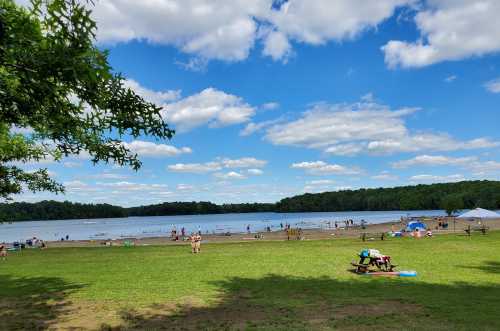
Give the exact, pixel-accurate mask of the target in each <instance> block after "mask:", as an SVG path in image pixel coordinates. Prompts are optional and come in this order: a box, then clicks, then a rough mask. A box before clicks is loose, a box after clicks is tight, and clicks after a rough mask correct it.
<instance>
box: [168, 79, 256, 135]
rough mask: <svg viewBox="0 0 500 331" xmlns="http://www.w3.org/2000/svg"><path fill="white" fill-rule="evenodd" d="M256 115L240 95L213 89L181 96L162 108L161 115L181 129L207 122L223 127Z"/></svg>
mask: <svg viewBox="0 0 500 331" xmlns="http://www.w3.org/2000/svg"><path fill="white" fill-rule="evenodd" d="M254 114H255V108H254V107H252V106H250V105H249V104H247V103H246V102H244V101H243V99H242V98H240V97H238V96H235V95H232V94H227V93H224V92H222V91H219V90H217V89H214V88H207V89H205V90H203V91H201V92H200V93H198V94H195V95H192V96H189V97H187V98H184V99H181V100H179V101H176V102H174V103H170V104H166V105H164V107H163V110H162V115H163V116H164V117H165V119H166V120H167V122H169V123H173V124H175V125H176V128H178V129H179V130H180V131H188V130H191V129H193V128H195V127H198V126H202V125H206V124H208V125H209V126H210V127H222V126H227V125H231V124H239V123H244V122H247V121H249V120H250V118H251V117H252V116H253V115H254Z"/></svg>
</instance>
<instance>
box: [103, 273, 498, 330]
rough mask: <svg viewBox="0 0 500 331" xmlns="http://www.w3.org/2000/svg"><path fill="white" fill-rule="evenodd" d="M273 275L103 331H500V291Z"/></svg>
mask: <svg viewBox="0 0 500 331" xmlns="http://www.w3.org/2000/svg"><path fill="white" fill-rule="evenodd" d="M361 277H365V276H360V278H355V279H352V280H342V281H340V280H335V279H332V278H327V277H323V278H300V277H285V276H278V275H269V276H267V277H265V278H261V279H250V278H232V279H230V280H227V281H224V282H217V283H214V284H213V285H216V286H217V287H218V288H220V290H221V296H220V298H219V300H217V301H216V302H212V303H210V304H206V303H202V302H197V301H196V298H191V299H189V298H187V299H186V300H185V301H184V302H183V303H181V304H178V305H168V304H166V305H156V306H153V307H150V308H148V309H144V310H140V311H138V310H126V311H122V312H121V319H122V322H121V325H119V326H110V325H103V326H102V329H103V330H339V329H340V330H374V329H376V330H403V329H404V330H431V329H432V330H468V329H481V330H498V329H500V321H499V319H498V318H497V314H498V311H500V286H473V285H469V284H453V285H438V284H427V283H422V282H419V281H418V280H402V279H389V278H384V279H371V278H370V279H368V278H361Z"/></svg>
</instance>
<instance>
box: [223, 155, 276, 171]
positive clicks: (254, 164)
mask: <svg viewBox="0 0 500 331" xmlns="http://www.w3.org/2000/svg"><path fill="white" fill-rule="evenodd" d="M220 163H221V164H222V165H223V166H224V167H226V168H262V167H263V166H265V165H266V164H267V161H265V160H258V159H256V158H254V157H243V158H241V159H228V158H224V159H222V160H221V161H220Z"/></svg>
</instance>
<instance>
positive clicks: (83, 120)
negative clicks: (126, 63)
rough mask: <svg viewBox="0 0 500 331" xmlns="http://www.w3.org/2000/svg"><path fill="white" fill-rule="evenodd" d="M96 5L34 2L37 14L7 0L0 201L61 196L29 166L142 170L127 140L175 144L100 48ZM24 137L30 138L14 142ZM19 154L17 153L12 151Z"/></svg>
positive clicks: (0, 12)
mask: <svg viewBox="0 0 500 331" xmlns="http://www.w3.org/2000/svg"><path fill="white" fill-rule="evenodd" d="M90 7H91V4H89V3H86V2H84V3H80V2H78V1H77V0H32V3H31V7H30V9H26V8H24V7H22V6H19V5H16V4H15V3H14V1H13V0H0V155H1V158H0V198H1V197H3V198H5V197H8V196H10V195H11V194H16V193H20V192H21V191H22V190H23V189H24V188H27V189H29V190H31V191H40V190H49V191H53V192H61V191H62V190H63V188H62V187H61V186H60V185H58V184H56V183H55V182H54V181H53V180H51V179H50V178H49V176H48V173H47V171H46V170H43V169H42V170H39V171H36V172H33V173H28V172H26V171H24V170H23V169H22V167H20V166H19V165H20V164H22V163H26V162H33V161H39V160H41V159H46V158H53V159H55V160H58V159H60V158H61V157H64V156H69V155H74V154H80V153H88V154H89V156H90V158H91V160H92V161H93V162H94V163H97V162H106V163H107V162H114V163H117V164H119V165H128V166H131V167H132V168H133V169H136V170H137V169H138V168H140V166H141V162H140V160H139V159H138V157H137V155H136V154H134V153H132V152H131V151H130V150H128V149H127V148H126V147H125V146H124V145H123V144H122V139H123V137H124V136H125V135H130V136H132V137H138V136H139V135H149V136H153V137H156V138H158V139H170V138H171V137H172V135H173V131H172V130H170V128H169V127H168V125H167V124H166V123H165V122H164V121H163V120H162V117H161V115H160V108H158V107H157V106H155V105H154V104H152V103H149V102H146V101H145V100H144V99H142V98H141V97H140V96H138V95H137V94H136V93H134V92H133V91H132V90H131V89H129V88H127V87H125V85H124V78H123V77H122V76H121V75H120V74H117V73H114V72H113V71H112V68H111V67H110V65H109V63H108V60H107V53H106V52H103V51H101V50H99V49H98V48H97V47H96V46H95V45H94V42H95V34H96V24H95V22H94V21H93V20H92V19H91V16H90V14H91V11H90V9H89V8H90ZM19 129H24V131H29V132H31V134H29V135H26V134H15V130H19ZM11 146H13V147H11Z"/></svg>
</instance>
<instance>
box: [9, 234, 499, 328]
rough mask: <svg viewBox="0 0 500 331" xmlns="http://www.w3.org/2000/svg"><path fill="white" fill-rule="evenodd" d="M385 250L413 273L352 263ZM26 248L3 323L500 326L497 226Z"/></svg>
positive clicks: (14, 268) (14, 262) (12, 266)
mask: <svg viewBox="0 0 500 331" xmlns="http://www.w3.org/2000/svg"><path fill="white" fill-rule="evenodd" d="M365 247H369V248H377V249H379V250H381V252H382V253H385V254H388V255H390V256H391V257H392V259H393V262H394V263H395V264H398V265H399V266H400V267H399V268H398V269H402V270H416V271H417V272H418V277H416V278H401V279H399V278H374V277H370V276H360V275H356V274H353V273H352V272H350V271H348V270H349V269H350V262H351V260H354V259H356V253H358V252H359V251H360V250H361V249H362V248H365ZM202 249H203V251H202V253H201V254H199V255H191V254H190V249H189V247H188V246H145V247H132V248H126V247H112V248H106V247H102V248H61V249H56V248H54V249H47V250H44V251H39V250H25V251H23V252H22V253H13V254H11V255H10V256H9V257H8V260H7V261H5V262H2V261H0V329H2V330H3V329H5V330H15V329H45V328H48V329H51V328H53V329H57V328H68V329H69V328H70V327H71V326H75V327H82V328H86V329H113V330H142V329H147V330H156V329H167V330H170V329H174V330H176V329H178V330H191V329H193V330H194V329H196V330H204V329H207V330H236V329H241V330H374V329H376V330H379V329H395V330H435V329H437V330H472V329H474V330H500V232H492V233H490V234H488V235H486V236H481V235H476V236H473V237H472V238H467V237H465V236H458V235H447V236H437V237H435V238H432V239H420V240H413V239H391V240H387V241H383V242H381V241H376V242H369V243H368V242H367V243H363V242H361V241H360V240H359V239H335V240H329V241H291V242H249V243H224V244H205V245H203V247H202Z"/></svg>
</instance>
